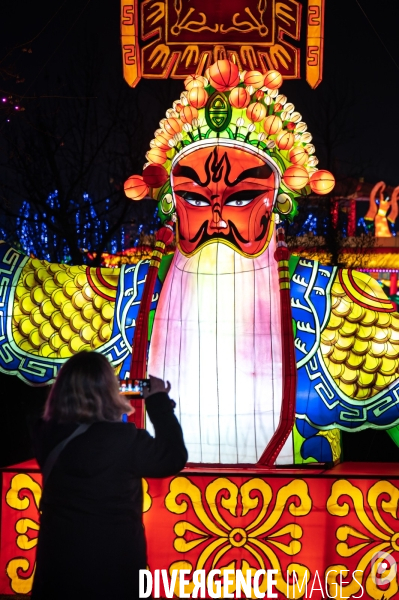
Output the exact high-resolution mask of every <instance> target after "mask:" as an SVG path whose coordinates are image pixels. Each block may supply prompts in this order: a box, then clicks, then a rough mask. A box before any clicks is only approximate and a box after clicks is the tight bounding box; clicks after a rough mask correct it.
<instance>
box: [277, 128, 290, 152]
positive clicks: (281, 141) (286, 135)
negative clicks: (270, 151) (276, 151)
mask: <svg viewBox="0 0 399 600" xmlns="http://www.w3.org/2000/svg"><path fill="white" fill-rule="evenodd" d="M294 142H295V137H294V134H293V133H290V132H289V131H281V132H280V133H279V134H278V135H277V137H276V144H277V146H278V147H279V148H280V150H290V149H291V148H292V146H293V145H294Z"/></svg>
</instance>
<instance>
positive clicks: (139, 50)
mask: <svg viewBox="0 0 399 600" xmlns="http://www.w3.org/2000/svg"><path fill="white" fill-rule="evenodd" d="M324 2H325V0H308V2H307V3H306V2H298V1H296V0H283V1H281V2H280V1H279V2H277V1H275V0H231V1H230V2H229V5H228V6H229V9H228V10H227V9H226V4H225V2H224V0H191V1H190V3H188V2H183V0H121V43H122V61H123V75H124V78H125V80H126V82H127V83H128V84H129V85H130V86H131V87H135V86H136V85H137V84H138V83H139V81H140V79H141V78H144V79H167V78H169V77H170V78H172V79H185V78H186V77H187V76H188V75H191V74H192V73H193V72H195V73H196V74H197V75H203V74H204V73H205V71H206V69H207V68H208V67H209V66H210V65H211V64H212V63H213V62H215V61H216V60H219V59H224V58H228V59H230V60H232V61H233V62H235V63H236V64H237V65H238V67H239V69H240V70H241V71H245V70H259V71H261V72H266V71H268V70H271V69H275V70H277V71H279V72H280V73H281V74H282V76H283V77H284V78H285V79H299V78H300V77H301V73H300V52H301V51H300V48H299V47H298V46H299V44H298V42H302V41H304V42H306V81H307V82H308V83H309V85H310V86H311V87H312V88H315V87H317V85H319V83H320V81H321V80H322V74H323V40H324ZM302 10H304V11H306V14H307V29H306V31H304V35H302V34H301V15H302ZM305 36H306V39H304V38H305ZM292 42H295V44H293V43H292Z"/></svg>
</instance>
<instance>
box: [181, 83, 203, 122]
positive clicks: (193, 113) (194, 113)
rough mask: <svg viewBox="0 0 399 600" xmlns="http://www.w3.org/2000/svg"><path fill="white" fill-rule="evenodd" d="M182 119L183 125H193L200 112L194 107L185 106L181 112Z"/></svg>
mask: <svg viewBox="0 0 399 600" xmlns="http://www.w3.org/2000/svg"><path fill="white" fill-rule="evenodd" d="M194 89H195V90H196V89H199V88H194ZM180 119H181V120H182V121H183V123H192V121H193V120H194V119H198V110H197V109H196V108H195V107H194V106H185V107H184V108H183V110H182V111H181V112H180Z"/></svg>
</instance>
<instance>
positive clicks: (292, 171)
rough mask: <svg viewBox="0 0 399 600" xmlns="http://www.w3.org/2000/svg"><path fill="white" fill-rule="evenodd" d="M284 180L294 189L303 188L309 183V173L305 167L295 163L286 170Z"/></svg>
mask: <svg viewBox="0 0 399 600" xmlns="http://www.w3.org/2000/svg"><path fill="white" fill-rule="evenodd" d="M283 181H284V183H285V185H286V186H287V187H289V188H291V189H292V190H301V189H302V188H304V187H305V185H307V184H308V183H309V173H308V172H307V170H306V169H305V168H304V167H300V166H299V165H293V166H292V167H288V169H287V170H286V171H285V173H284V175H283Z"/></svg>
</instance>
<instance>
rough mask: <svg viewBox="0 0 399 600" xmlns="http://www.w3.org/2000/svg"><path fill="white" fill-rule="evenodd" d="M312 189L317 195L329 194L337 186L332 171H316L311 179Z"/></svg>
mask: <svg viewBox="0 0 399 600" xmlns="http://www.w3.org/2000/svg"><path fill="white" fill-rule="evenodd" d="M309 184H310V188H311V190H312V192H314V193H315V194H320V195H321V196H322V195H323V194H329V193H330V192H332V190H333V189H334V186H335V178H334V175H333V174H332V173H330V171H323V170H320V171H316V172H315V173H313V174H312V175H311V177H310V182H309Z"/></svg>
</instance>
